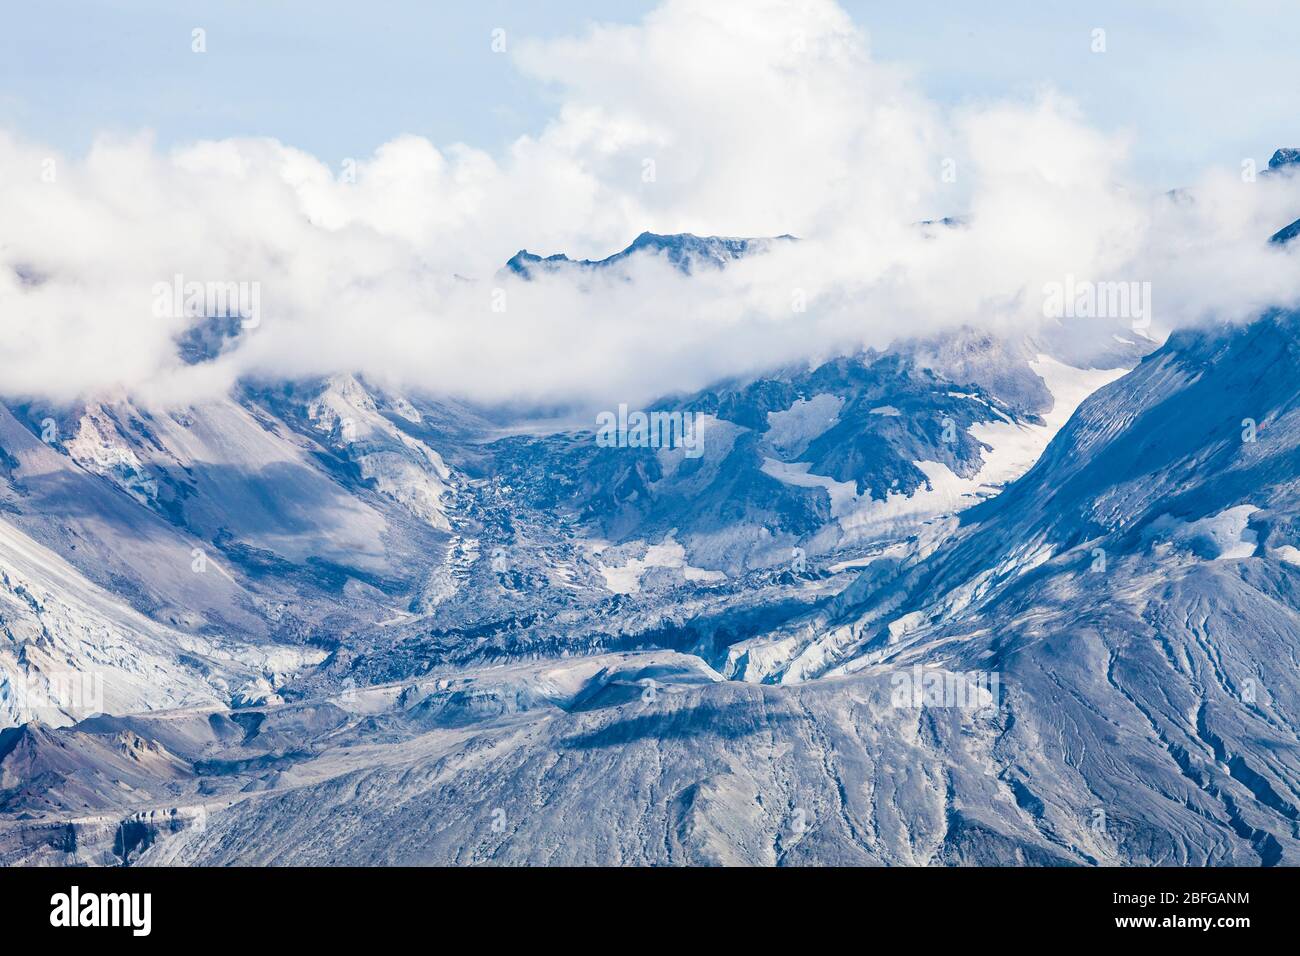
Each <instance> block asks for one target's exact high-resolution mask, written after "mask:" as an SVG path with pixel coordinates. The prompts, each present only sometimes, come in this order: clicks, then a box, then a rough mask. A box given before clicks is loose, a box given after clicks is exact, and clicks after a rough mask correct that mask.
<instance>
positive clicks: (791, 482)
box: [0, 237, 1300, 865]
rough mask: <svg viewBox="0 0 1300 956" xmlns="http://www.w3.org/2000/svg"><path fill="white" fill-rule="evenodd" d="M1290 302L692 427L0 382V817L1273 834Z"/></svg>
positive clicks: (301, 847)
mask: <svg viewBox="0 0 1300 956" xmlns="http://www.w3.org/2000/svg"><path fill="white" fill-rule="evenodd" d="M652 238H653V239H655V240H658V239H665V240H672V241H673V243H675V246H674V245H673V244H671V243H670V244H668V245H665V244H662V243H659V244H656V243H655V242H647V243H645V244H643V248H645V249H646V250H647V252H648V253H649V254H660V255H665V256H669V257H671V256H672V255H674V254H675V253H674V252H673V251H672V249H673V248H677V249H679V250H681V255H682V256H686V257H687V259H689V261H690V263H691V264H690V266H689V269H697V268H704V267H706V266H705V265H704V263H705V262H706V261H707V262H711V263H713V264H714V265H717V264H718V261H719V260H718V258H717V257H716V256H715V255H714V254H715V253H716V254H717V256H722V255H723V254H724V252H726V250H728V249H731V250H732V251H735V249H736V248H738V247H728V246H717V245H715V244H716V243H719V242H731V240H714V239H701V240H697V242H698V243H701V244H703V245H702V246H699V245H695V244H693V243H691V242H687V241H685V240H682V241H677V240H681V239H682V237H652ZM689 238H691V239H693V238H694V237H689ZM737 241H740V240H737ZM770 241H772V240H754V242H756V243H760V242H770ZM635 245H636V244H635V243H634V246H635ZM757 249H758V247H757V246H755V247H754V248H753V249H748V247H747V248H746V249H742V250H741V251H738V252H735V254H737V255H739V254H747V253H748V252H749V251H757ZM709 250H712V251H711V252H710V251H709ZM625 252H626V250H625ZM619 255H622V254H619ZM691 256H695V257H697V258H694V259H690V257H691ZM698 257H704V258H698ZM611 258H613V259H617V256H615V257H611ZM609 261H610V260H602V262H606V263H607V262H609ZM670 261H673V262H674V265H676V266H677V267H679V268H681V267H682V266H681V265H680V264H678V262H677V261H676V260H672V259H671V258H670ZM682 261H687V260H686V259H683V260H682ZM597 267H600V268H604V266H601V265H600V264H599V263H584V262H576V263H575V262H573V261H572V260H568V259H564V260H563V261H562V262H559V264H558V265H556V268H578V269H588V268H597ZM710 267H712V266H710ZM530 268H531V267H530ZM1298 327H1300V318H1297V316H1295V315H1293V314H1290V313H1270V314H1268V315H1265V316H1262V317H1260V318H1259V319H1258V320H1257V321H1255V322H1253V323H1250V324H1247V325H1241V326H1224V327H1215V328H1205V329H1200V330H1189V331H1183V332H1180V333H1177V334H1175V335H1174V336H1172V337H1171V338H1170V339H1169V340H1168V341H1167V342H1166V343H1165V344H1164V345H1162V346H1160V347H1159V348H1156V347H1155V344H1154V343H1151V342H1149V341H1146V340H1144V339H1142V337H1141V336H1140V335H1137V334H1135V333H1133V332H1131V331H1129V332H1128V333H1127V334H1123V333H1121V332H1119V331H1118V330H1112V329H1103V330H1098V329H1089V330H1084V332H1086V333H1087V334H1084V333H1081V332H1080V330H1078V329H1074V328H1071V327H1067V326H1062V327H1060V328H1057V329H1048V330H1046V331H1045V332H1044V333H1042V334H1041V335H1040V336H1038V337H1037V338H1035V339H1021V338H1016V339H1008V338H998V337H995V336H990V335H987V334H984V333H980V332H977V331H974V330H961V331H959V332H958V333H955V334H952V335H949V336H945V337H943V338H936V339H928V340H913V341H901V342H898V343H895V344H894V345H893V346H891V347H890V348H889V349H888V350H886V351H883V352H874V351H868V352H863V353H860V354H856V355H849V356H842V357H839V358H836V359H833V360H831V361H828V362H824V363H820V364H817V365H815V366H812V367H791V368H778V369H770V370H768V371H767V372H765V373H764V374H762V375H760V376H757V377H754V378H751V379H746V380H737V381H728V382H719V383H715V384H714V385H713V386H711V387H709V388H706V389H703V390H700V391H698V392H695V393H691V394H683V395H671V396H665V397H663V398H661V399H660V400H658V401H656V402H654V403H652V404H651V405H650V406H649V407H648V408H647V409H646V411H650V410H657V411H659V412H660V413H662V414H665V415H674V414H675V415H678V416H680V420H682V421H685V420H686V419H687V417H689V418H690V420H691V421H695V422H702V423H703V425H702V430H701V431H700V432H699V436H700V437H701V441H700V442H699V444H698V445H696V446H692V447H690V448H687V447H685V446H677V447H654V446H653V445H649V444H648V445H647V446H646V447H639V444H640V443H637V442H626V441H623V442H618V441H614V442H609V441H604V440H602V439H601V435H602V431H601V429H602V426H601V425H600V424H599V420H598V418H597V417H596V416H591V417H590V418H589V419H588V420H587V421H586V422H585V423H584V422H583V421H581V420H579V421H576V422H573V421H571V422H570V423H569V424H568V425H566V426H563V427H562V428H561V427H558V426H555V425H550V424H547V423H546V422H545V421H540V419H542V418H543V415H542V414H541V412H538V414H537V415H536V417H530V415H529V414H528V413H527V411H521V410H518V409H502V408H487V407H478V406H473V405H470V404H467V403H464V402H460V401H457V400H454V399H452V398H450V397H448V396H445V395H438V394H432V393H420V392H411V393H407V394H398V393H396V392H394V391H393V390H391V389H388V388H383V387H379V386H377V385H376V384H375V383H372V382H368V381H366V380H364V379H363V378H360V377H357V376H336V377H333V378H331V379H328V380H323V381H309V382H293V383H265V382H261V383H251V382H250V383H244V384H242V385H241V386H240V387H239V388H238V389H237V390H236V391H235V392H234V393H233V394H232V395H231V396H230V397H229V398H227V399H223V400H219V401H213V402H208V403H204V404H201V405H196V406H194V407H192V408H187V409H172V410H168V411H166V412H164V411H160V410H157V409H151V408H148V407H144V406H141V405H139V404H137V403H136V402H134V401H132V400H131V399H130V398H128V397H125V396H103V397H101V399H100V400H99V401H97V402H85V403H81V404H78V405H75V406H70V407H62V408H56V407H50V406H47V405H43V404H40V403H34V402H30V401H29V402H21V401H11V402H9V403H8V404H7V405H6V406H5V407H4V408H3V409H0V624H3V629H2V630H0V681H3V682H4V683H3V684H0V702H2V703H3V704H4V706H5V708H6V709H5V710H4V711H3V712H0V718H2V719H3V721H4V722H5V723H7V724H9V725H10V726H9V727H8V729H5V730H4V731H3V737H0V860H4V861H6V862H10V863H59V862H69V861H77V862H92V863H104V864H121V863H131V864H144V865H148V864H157V865H164V864H191V863H202V864H213V865H217V864H233V863H324V862H330V863H335V862H351V863H419V864H429V863H441V864H448V863H474V862H496V863H519V862H527V863H606V864H608V863H655V864H658V863H745V864H761V865H768V864H800V863H865V864H901V865H916V864H985V865H1025V864H1031V865H1036V864H1085V865H1094V864H1104V865H1113V864H1188V863H1207V864H1248V865H1259V864H1265V865H1272V864H1291V863H1296V862H1300V846H1298V845H1297V844H1298V840H1300V838H1298V837H1297V834H1298V833H1300V766H1298V765H1297V760H1296V757H1295V739H1296V718H1297V714H1296V701H1297V700H1298V699H1300V697H1298V696H1297V686H1296V684H1297V678H1296V675H1295V673H1294V670H1295V669H1294V667H1292V666H1290V665H1291V662H1292V660H1293V658H1294V652H1295V642H1296V638H1297V636H1300V589H1298V588H1297V585H1300V540H1297V539H1298V538H1300V526H1297V525H1296V523H1295V522H1294V521H1293V520H1292V518H1293V516H1294V515H1295V514H1296V511H1297V507H1296V505H1297V501H1296V495H1297V494H1298V493H1300V492H1298V491H1297V489H1300V475H1298V474H1297V473H1296V469H1297V462H1300V454H1297V450H1298V449H1297V444H1298V443H1300V418H1297V414H1296V396H1295V392H1294V389H1293V388H1292V387H1290V385H1289V383H1291V382H1294V381H1295V380H1296V376H1297V373H1298V372H1300V368H1297V365H1298V364H1300V347H1298V346H1297V344H1296V343H1297V331H1298ZM204 341H205V342H207V343H208V344H207V345H202V347H200V346H201V343H197V342H191V343H189V347H190V348H191V352H190V353H189V354H191V355H193V356H196V357H198V360H202V355H203V354H208V352H210V351H211V348H214V347H215V348H217V349H219V348H221V347H224V346H222V345H221V344H220V341H219V337H218V339H212V340H211V341H209V340H208V339H205V340H204ZM212 342H216V345H215V346H214V345H213V344H212ZM205 349H206V350H207V351H205ZM550 411H553V410H547V412H548V413H549V412H550ZM633 411H635V410H633ZM609 415H610V420H611V421H614V420H617V419H618V417H619V416H618V415H617V414H615V413H614V411H613V410H610V412H609ZM624 417H626V415H625V416H624ZM625 437H626V436H625ZM196 550H197V551H198V552H199V553H200V554H201V555H202V556H203V557H204V558H205V560H206V562H207V570H206V571H204V572H199V571H195V570H194V562H195V561H196V560H197V558H196V557H195V551H196ZM67 672H74V673H83V674H90V675H92V676H93V677H96V679H98V680H99V681H100V683H101V684H102V689H103V694H102V702H101V701H100V700H88V699H85V698H84V696H83V698H82V699H66V700H65V699H62V698H60V699H58V700H57V701H56V702H55V703H56V706H53V707H44V708H43V709H34V708H32V707H30V706H28V704H29V703H30V701H31V699H32V696H31V694H30V691H31V689H32V688H36V689H37V690H38V691H39V690H40V689H41V688H45V690H44V691H43V692H42V693H43V695H44V696H43V697H42V699H43V700H44V699H49V698H55V697H57V695H56V694H54V693H53V692H52V690H53V689H57V688H58V687H59V679H61V675H63V674H65V673H67ZM96 686H99V685H96ZM18 688H21V689H22V690H23V692H24V693H25V694H27V696H26V697H22V698H20V696H19V695H18V694H17V693H16V692H15V690H16V689H18ZM37 696H41V695H40V694H38V695H37ZM90 696H91V697H93V696H94V695H90ZM101 711H102V712H103V713H100V712H101ZM539 807H541V808H544V809H541V810H539V809H538V808H539ZM394 832H401V833H402V834H403V839H402V840H400V841H394V840H393V839H392V834H393V833H394Z"/></svg>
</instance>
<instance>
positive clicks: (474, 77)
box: [0, 0, 1300, 187]
mask: <svg viewBox="0 0 1300 956" xmlns="http://www.w3.org/2000/svg"><path fill="white" fill-rule="evenodd" d="M793 2H794V3H795V5H797V0H793ZM654 6H655V3H654V2H653V0H565V2H563V3H553V4H540V3H534V2H525V0H477V2H475V3H429V2H425V0H372V2H368V3H357V2H355V0H310V2H305V0H303V2H293V0H271V2H266V0H187V2H177V0H42V2H40V3H27V4H15V5H11V7H10V8H9V9H8V10H6V12H5V29H4V30H3V31H2V32H0V124H3V125H6V126H9V127H11V128H17V129H19V130H22V131H23V132H25V133H26V134H28V135H29V136H31V137H33V138H35V139H39V140H41V141H42V142H46V143H50V144H52V145H54V146H57V147H59V148H61V149H64V150H68V151H72V152H76V151H84V150H85V149H87V148H88V147H89V145H90V143H91V142H92V141H93V139H94V137H95V136H97V135H100V134H102V133H104V132H109V131H111V132H117V133H130V132H135V131H138V130H140V129H142V128H148V129H151V130H153V131H155V132H156V134H157V138H158V142H159V143H160V144H161V145H164V146H168V145H173V144H176V143H184V142H188V141H192V140H195V139H207V138H214V139H222V138H226V137H245V136H273V137H276V138H277V139H279V140H280V141H282V142H284V143H286V144H288V145H291V146H295V147H297V148H299V149H303V150H305V151H307V152H309V153H312V154H313V155H316V156H318V157H320V158H322V159H324V160H326V161H328V162H332V163H337V162H341V161H342V160H343V159H344V158H346V157H359V156H364V155H368V154H369V153H370V152H371V151H373V150H374V149H375V148H376V147H377V146H379V145H380V144H382V143H385V142H387V141H389V140H390V139H392V138H394V137H395V136H398V135H400V134H402V133H411V134H415V135H419V136H424V137H427V138H428V139H430V140H431V141H432V142H435V143H438V144H440V145H441V144H450V143H455V142H465V143H469V144H471V145H473V146H476V147H480V148H483V149H487V150H499V149H502V148H504V147H505V146H506V145H507V144H508V143H509V142H510V141H512V140H513V139H514V138H515V137H516V136H518V135H519V134H521V133H525V132H531V133H536V132H538V131H539V130H540V129H541V128H542V127H543V126H544V125H545V123H546V122H547V120H548V119H549V118H550V116H551V115H552V113H553V111H554V109H555V106H556V103H557V100H556V97H555V96H554V95H553V93H552V92H551V91H548V90H546V89H544V88H540V87H538V86H537V85H536V84H534V83H531V82H529V80H528V79H527V78H526V77H522V76H521V75H520V74H519V72H518V71H517V70H516V69H515V68H514V64H513V61H512V59H511V57H510V56H509V55H508V54H507V55H505V56H502V55H499V54H495V53H493V51H492V47H491V36H492V31H493V30H494V29H498V28H500V29H503V30H505V31H506V45H507V49H509V47H510V45H511V41H512V40H515V39H523V38H543V39H548V38H555V37H559V36H563V35H566V34H572V33H576V32H579V31H580V30H581V29H582V28H583V27H584V26H585V25H586V24H587V23H589V22H591V21H608V22H616V23H633V22H635V21H636V20H638V19H639V18H640V17H642V16H644V15H645V14H646V13H647V12H648V11H649V10H651V9H652V8H653V7H654ZM842 6H843V7H844V8H845V10H847V11H848V13H849V14H850V15H851V16H852V17H853V18H854V20H855V21H856V22H857V23H858V24H859V26H860V27H861V28H862V29H863V30H864V31H865V33H866V36H867V41H868V43H869V44H870V48H871V52H872V55H873V56H874V57H877V58H880V59H884V60H889V61H893V62H898V63H902V64H906V65H907V66H908V67H909V68H910V69H912V70H914V71H915V74H916V78H917V81H918V83H919V86H920V88H921V89H923V90H924V91H925V93H926V94H927V95H928V96H929V97H931V98H932V99H934V100H935V101H936V102H939V103H941V104H948V105H958V104H961V103H963V102H968V101H971V100H980V99H987V98H994V97H1006V96H1013V95H1025V94H1027V93H1029V92H1032V91H1033V90H1035V89H1037V88H1039V87H1041V86H1043V85H1050V86H1052V87H1053V88H1055V89H1057V90H1059V91H1061V92H1062V93H1064V94H1065V95H1067V96H1069V97H1071V98H1072V99H1074V100H1075V101H1077V102H1078V103H1079V104H1080V106H1081V107H1082V109H1083V111H1084V113H1085V115H1086V116H1087V117H1088V119H1089V121H1090V122H1091V123H1093V124H1095V125H1097V126H1099V127H1100V128H1103V129H1107V130H1111V131H1119V130H1127V131H1130V132H1131V133H1132V134H1133V136H1134V147H1133V164H1134V169H1135V171H1136V173H1137V174H1138V175H1139V176H1141V177H1142V178H1143V179H1144V180H1145V181H1146V182H1148V183H1149V184H1151V185H1153V186H1166V187H1172V186H1176V185H1180V184H1181V183H1183V182H1184V181H1186V180H1187V179H1189V178H1190V177H1191V176H1193V175H1194V174H1195V172H1196V171H1198V170H1199V169H1201V168H1203V167H1204V166H1206V165H1208V164H1210V163H1215V162H1219V163H1237V162H1239V161H1240V160H1241V159H1242V158H1245V157H1263V158H1264V159H1267V155H1268V154H1269V153H1271V151H1272V150H1273V148H1274V147H1276V146H1281V145H1288V144H1294V143H1296V142H1300V129H1297V127H1298V126H1300V84H1297V83H1296V82H1295V71H1294V57H1295V52H1294V38H1295V36H1296V35H1297V31H1298V30H1300V6H1297V5H1296V4H1295V3H1294V2H1290V0H1235V2H1233V3H1223V2H1220V0H1145V2H1142V3H1133V2H1130V0H1091V2H1089V3H1087V4H1080V3H1076V2H1070V0H999V2H997V3H992V4H972V3H970V2H968V0H933V2H929V3H925V4H910V3H897V2H892V0H891V2H881V0H845V2H844V3H843V4H842ZM196 27H201V28H203V29H205V30H206V31H207V52H206V54H204V55H202V56H198V55H195V54H193V53H192V52H191V31H192V29H194V28H196ZM1096 28H1101V29H1104V30H1105V31H1106V47H1107V49H1106V52H1105V53H1104V54H1094V53H1093V52H1092V50H1091V47H1092V44H1093V39H1092V31H1093V30H1094V29H1096Z"/></svg>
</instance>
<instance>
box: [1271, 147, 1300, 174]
mask: <svg viewBox="0 0 1300 956" xmlns="http://www.w3.org/2000/svg"><path fill="white" fill-rule="evenodd" d="M1285 166H1300V149H1297V148H1295V147H1294V146H1284V147H1282V148H1281V149H1279V150H1277V152H1275V153H1274V154H1273V158H1272V159H1270V160H1269V161H1268V168H1269V169H1281V168H1283V167H1285Z"/></svg>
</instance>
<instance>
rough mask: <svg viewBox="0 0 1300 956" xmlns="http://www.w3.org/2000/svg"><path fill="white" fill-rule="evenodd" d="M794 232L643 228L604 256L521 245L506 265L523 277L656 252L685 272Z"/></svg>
mask: <svg viewBox="0 0 1300 956" xmlns="http://www.w3.org/2000/svg"><path fill="white" fill-rule="evenodd" d="M795 241H797V240H796V239H795V237H794V236H777V237H775V238H773V239H737V238H731V237H724V236H693V235H691V234H690V233H678V234H677V235H671V236H661V235H657V234H655V233H653V232H643V233H641V235H639V236H637V237H636V238H635V239H634V240H632V244H631V245H630V246H628V247H627V248H626V249H623V250H622V251H620V252H616V253H614V254H613V255H611V256H607V257H606V258H604V259H597V260H591V259H570V258H569V257H568V256H566V255H564V254H563V253H557V254H556V255H552V256H547V257H546V258H542V257H541V256H538V255H534V254H533V253H531V252H529V251H528V250H527V249H520V250H519V251H518V252H517V253H515V254H514V255H513V256H511V257H510V260H509V261H508V262H507V263H506V269H508V270H509V271H510V272H513V273H514V274H516V275H519V276H522V277H523V278H525V279H531V278H533V277H534V276H536V275H539V274H543V273H548V272H556V271H561V270H576V271H580V272H581V271H590V270H601V269H610V268H613V267H615V266H619V265H622V264H623V263H625V262H626V261H627V260H628V259H630V258H631V257H633V256H637V255H644V256H656V257H660V258H662V259H663V260H664V261H666V262H668V263H669V264H670V265H671V266H672V267H673V268H674V269H676V270H677V271H679V272H681V273H683V274H684V275H691V274H692V273H694V272H698V271H699V270H700V269H720V268H723V267H724V266H726V264H727V263H729V262H733V261H735V260H736V259H741V258H744V257H746V256H751V255H756V254H759V253H763V252H767V251H768V250H769V249H771V248H772V246H773V245H774V244H776V243H779V242H795Z"/></svg>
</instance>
